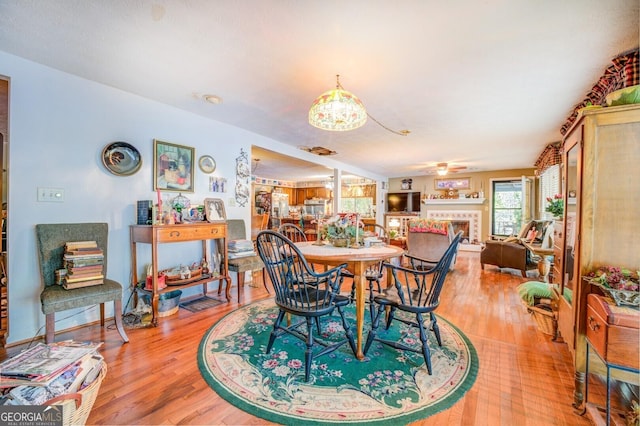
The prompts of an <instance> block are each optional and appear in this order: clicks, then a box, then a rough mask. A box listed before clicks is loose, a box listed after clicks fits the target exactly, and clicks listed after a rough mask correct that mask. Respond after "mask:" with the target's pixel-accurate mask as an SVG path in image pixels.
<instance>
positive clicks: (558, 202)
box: [545, 194, 564, 218]
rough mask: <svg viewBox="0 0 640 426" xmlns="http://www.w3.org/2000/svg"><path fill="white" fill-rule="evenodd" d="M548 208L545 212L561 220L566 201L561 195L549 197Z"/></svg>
mask: <svg viewBox="0 0 640 426" xmlns="http://www.w3.org/2000/svg"><path fill="white" fill-rule="evenodd" d="M547 203H548V204H547V207H546V208H545V211H547V212H549V213H551V214H552V215H553V217H555V218H561V217H562V213H564V200H563V199H562V195H561V194H556V195H554V196H553V197H547Z"/></svg>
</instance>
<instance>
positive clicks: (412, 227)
mask: <svg viewBox="0 0 640 426" xmlns="http://www.w3.org/2000/svg"><path fill="white" fill-rule="evenodd" d="M449 223H450V222H449V221H448V220H434V219H414V220H410V221H409V232H430V233H432V234H442V235H447V234H448V229H449Z"/></svg>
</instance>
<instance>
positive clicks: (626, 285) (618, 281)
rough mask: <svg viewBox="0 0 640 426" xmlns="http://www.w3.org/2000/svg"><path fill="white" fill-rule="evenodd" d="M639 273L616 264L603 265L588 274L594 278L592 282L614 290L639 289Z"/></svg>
mask: <svg viewBox="0 0 640 426" xmlns="http://www.w3.org/2000/svg"><path fill="white" fill-rule="evenodd" d="M638 275H640V271H636V272H635V273H633V272H631V271H630V270H628V269H622V268H618V267H616V266H601V267H599V268H598V269H596V270H595V271H593V272H590V273H589V274H588V275H587V276H588V277H591V278H592V280H591V281H592V282H597V283H599V284H602V285H603V286H605V287H608V288H612V289H614V290H629V291H638V288H639V286H638Z"/></svg>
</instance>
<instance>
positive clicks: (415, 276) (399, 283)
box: [364, 231, 462, 375]
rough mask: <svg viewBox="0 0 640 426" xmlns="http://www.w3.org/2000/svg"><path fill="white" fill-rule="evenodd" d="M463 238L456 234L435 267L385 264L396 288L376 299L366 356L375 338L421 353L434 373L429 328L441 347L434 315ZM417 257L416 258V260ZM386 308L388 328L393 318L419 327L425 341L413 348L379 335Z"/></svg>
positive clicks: (383, 342)
mask: <svg viewBox="0 0 640 426" xmlns="http://www.w3.org/2000/svg"><path fill="white" fill-rule="evenodd" d="M461 237H462V231H460V232H458V233H457V234H456V235H455V237H454V238H453V240H452V241H451V244H450V245H449V247H448V248H447V250H446V251H445V252H444V254H443V255H442V257H441V258H440V260H439V261H438V262H437V264H436V265H435V266H434V267H433V268H429V267H428V266H425V265H428V262H425V265H423V266H422V267H419V268H405V267H402V266H397V265H393V264H391V263H387V262H385V263H384V266H385V268H387V273H389V274H391V276H392V278H393V287H391V288H389V289H387V290H385V291H384V293H383V294H381V295H379V296H376V297H375V298H374V302H375V304H376V305H377V306H378V309H377V311H376V314H375V317H374V320H373V325H372V326H371V331H370V332H369V335H368V336H367V342H366V343H365V346H364V353H365V355H366V354H367V351H368V350H369V348H371V344H372V343H373V342H374V341H377V342H380V343H382V344H384V345H387V346H391V347H393V348H396V349H399V350H401V351H411V352H416V353H422V356H423V357H424V362H425V365H426V366H427V372H428V373H429V375H431V373H432V371H431V352H430V351H429V345H428V343H427V342H428V339H427V330H429V329H430V330H432V331H433V333H434V334H435V337H436V340H437V342H438V345H439V346H442V340H441V339H440V329H439V328H438V320H437V317H436V316H435V315H434V311H435V310H436V308H437V307H438V305H439V304H440V291H441V290H442V286H443V284H444V280H445V278H446V276H447V273H449V271H450V266H451V263H452V262H453V258H454V257H455V255H456V253H457V252H458V243H459V242H460V238H461ZM415 260H416V259H415V258H414V261H415ZM387 308H389V314H388V316H387V321H386V327H385V328H386V329H387V330H388V329H389V327H390V326H391V324H392V322H393V321H394V320H395V321H400V322H402V323H404V324H407V325H409V326H411V327H415V328H417V329H418V330H419V335H420V342H421V343H422V345H421V346H420V347H413V346H409V345H408V344H406V343H403V342H400V341H392V340H386V339H383V338H380V337H378V327H379V325H380V319H381V318H382V316H383V315H384V314H385V312H386V311H387ZM396 311H403V312H407V313H409V314H412V315H415V317H414V318H413V319H405V318H403V317H396V315H395V313H396ZM426 315H429V321H428V322H427V324H428V326H425V318H424V316H426Z"/></svg>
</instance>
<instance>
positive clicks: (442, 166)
mask: <svg viewBox="0 0 640 426" xmlns="http://www.w3.org/2000/svg"><path fill="white" fill-rule="evenodd" d="M466 169H467V166H458V165H454V164H449V163H437V164H434V165H433V166H430V167H427V170H426V173H427V174H428V175H434V174H437V175H439V176H445V175H447V174H449V173H458V172H459V171H461V170H466Z"/></svg>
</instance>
